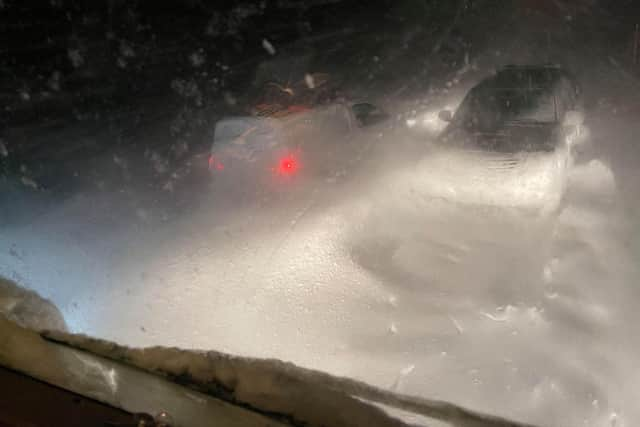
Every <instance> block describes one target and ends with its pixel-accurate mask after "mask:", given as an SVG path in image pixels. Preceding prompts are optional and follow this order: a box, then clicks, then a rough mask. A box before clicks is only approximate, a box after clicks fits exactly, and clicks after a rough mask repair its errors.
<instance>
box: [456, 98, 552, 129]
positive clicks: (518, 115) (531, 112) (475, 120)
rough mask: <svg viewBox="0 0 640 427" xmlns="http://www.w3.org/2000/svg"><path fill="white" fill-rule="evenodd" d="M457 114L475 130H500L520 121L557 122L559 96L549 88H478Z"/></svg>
mask: <svg viewBox="0 0 640 427" xmlns="http://www.w3.org/2000/svg"><path fill="white" fill-rule="evenodd" d="M457 114H458V117H456V120H457V121H459V122H460V123H461V124H462V126H463V127H464V128H465V129H467V130H470V131H472V132H497V131H499V130H500V129H502V128H504V127H506V126H509V125H513V124H519V123H520V124H524V123H529V124H538V125H552V124H554V123H556V122H557V112H556V102H555V98H554V96H553V94H552V93H549V91H545V90H526V89H485V88H478V89H476V90H474V91H472V92H471V93H470V94H469V96H468V98H467V99H465V101H464V102H463V103H462V105H461V106H460V108H459V109H458V111H457Z"/></svg>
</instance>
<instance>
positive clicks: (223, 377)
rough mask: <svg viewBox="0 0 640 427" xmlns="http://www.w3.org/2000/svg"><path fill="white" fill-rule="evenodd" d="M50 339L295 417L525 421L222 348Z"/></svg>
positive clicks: (373, 421)
mask: <svg viewBox="0 0 640 427" xmlns="http://www.w3.org/2000/svg"><path fill="white" fill-rule="evenodd" d="M43 336H44V337H45V338H47V339H49V340H52V341H55V342H59V343H63V344H66V345H69V346H71V347H74V348H77V349H81V350H85V351H88V352H90V353H93V354H96V355H100V356H103V357H106V358H108V359H111V360H116V361H120V362H123V363H125V364H128V365H132V366H135V367H138V368H140V369H142V370H144V371H147V372H151V373H155V374H158V375H162V376H165V377H167V378H169V379H171V380H173V381H176V382H178V383H180V384H183V385H185V386H188V387H191V388H193V389H196V390H198V391H200V392H204V393H207V394H210V395H213V396H216V397H218V398H220V399H223V400H225V401H228V402H232V403H234V404H239V405H242V406H245V407H250V408H252V409H253V410H256V411H258V412H262V413H268V414H278V415H281V416H284V417H285V419H288V420H290V421H291V422H292V423H293V424H294V425H298V424H302V425H307V426H328V425H330V426H334V427H343V426H344V427H351V426H353V427H355V426H367V427H377V426H380V427H387V426H405V425H407V424H405V423H404V422H403V421H401V420H399V419H396V418H393V417H391V416H390V415H388V414H387V413H386V412H384V411H383V410H382V409H380V408H378V407H376V406H373V405H371V404H369V403H368V402H375V403H378V404H382V405H384V406H387V407H391V408H397V409H401V410H404V411H408V412H412V413H415V414H419V415H424V416H427V417H430V418H433V419H438V420H441V421H446V422H448V423H451V424H452V425H455V426H473V427H481V426H485V427H498V426H513V427H518V426H520V427H523V426H524V424H520V423H516V422H511V421H506V420H503V419H499V418H495V417H490V416H485V415H482V414H478V413H475V412H473V411H469V410H466V409H464V408H461V407H458V406H455V405H452V404H449V403H446V402H439V401H432V400H427V399H420V398H415V397H409V396H404V395H399V394H394V393H391V392H388V391H385V390H382V389H378V388H375V387H372V386H369V385H367V384H364V383H361V382H358V381H355V380H351V379H347V378H338V377H334V376H331V375H329V374H325V373H322V372H318V371H313V370H310V369H304V368H300V367H297V366H295V365H293V364H291V363H286V362H282V361H280V360H269V359H253V358H246V357H237V356H232V355H228V354H224V353H220V352H216V351H208V352H204V351H193V350H181V349H178V348H166V347H150V348H142V349H138V348H129V347H125V346H120V345H118V344H115V343H113V342H108V341H104V340H99V339H95V338H90V337H87V336H84V335H74V334H68V333H65V332H45V333H44V334H43Z"/></svg>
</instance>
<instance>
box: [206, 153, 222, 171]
mask: <svg viewBox="0 0 640 427" xmlns="http://www.w3.org/2000/svg"><path fill="white" fill-rule="evenodd" d="M209 170H210V171H221V170H224V164H222V162H221V161H220V160H218V159H216V156H214V155H211V156H209Z"/></svg>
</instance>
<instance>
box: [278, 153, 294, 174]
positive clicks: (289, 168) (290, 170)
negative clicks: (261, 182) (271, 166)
mask: <svg viewBox="0 0 640 427" xmlns="http://www.w3.org/2000/svg"><path fill="white" fill-rule="evenodd" d="M297 170H298V161H297V160H296V159H295V158H294V157H293V156H291V155H289V156H286V157H283V158H282V159H280V163H279V164H278V173H280V174H281V175H293V174H294V173H296V172H297Z"/></svg>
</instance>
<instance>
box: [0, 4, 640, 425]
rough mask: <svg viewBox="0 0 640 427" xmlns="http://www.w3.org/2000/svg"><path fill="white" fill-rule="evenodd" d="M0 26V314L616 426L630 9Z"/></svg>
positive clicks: (37, 10) (82, 20) (621, 375)
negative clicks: (37, 319)
mask: <svg viewBox="0 0 640 427" xmlns="http://www.w3.org/2000/svg"><path fill="white" fill-rule="evenodd" d="M0 14H1V15H2V16H3V18H4V19H2V25H0V33H2V40H3V43H2V46H1V47H0V49H1V50H2V54H1V55H0V56H1V58H2V60H1V61H0V77H1V78H0V99H1V100H2V102H1V105H2V114H1V115H0V284H1V286H0V312H2V313H5V314H6V315H7V317H8V318H10V319H12V320H15V321H21V322H23V323H24V324H26V325H28V326H30V327H33V326H34V325H40V326H42V325H43V323H42V322H39V321H36V320H34V319H36V318H44V319H48V320H47V321H46V322H44V325H50V326H51V327H52V328H54V327H55V328H56V329H65V328H66V329H67V330H69V331H71V332H77V333H83V334H87V335H91V336H94V337H96V338H100V339H105V340H111V341H114V342H116V343H118V344H120V345H126V346H135V347H145V346H156V345H158V346H169V347H171V346H175V347H180V348H183V349H200V350H212V351H219V352H224V353H232V354H235V355H239V356H249V357H256V358H274V359H278V360H283V361H287V362H291V363H294V364H296V365H299V366H302V367H305V368H312V369H316V370H319V371H323V372H327V373H330V374H334V375H337V376H340V377H345V378H351V379H356V380H360V381H363V382H366V383H367V384H370V385H372V386H376V387H378V388H380V389H383V390H385V391H387V392H389V393H398V394H403V395H410V396H413V397H418V398H422V399H435V400H442V401H446V402H453V403H455V404H459V405H462V406H464V407H467V408H471V409H474V410H478V411H480V412H484V413H489V414H495V415H497V416H501V417H506V418H509V419H513V420H516V421H520V422H524V423H529V424H532V425H540V426H543V425H544V426H556V425H558V426H574V425H581V426H582V425H587V426H607V427H612V426H615V427H621V426H631V425H636V424H637V423H638V421H637V420H640V406H639V405H638V404H637V396H639V395H640V370H638V368H637V365H638V355H639V354H640V338H639V337H638V334H636V333H635V331H634V325H636V324H637V323H638V321H640V311H639V310H638V302H639V298H640V296H639V295H638V294H639V291H638V285H637V284H638V283H640V263H639V262H638V260H640V173H638V170H640V169H639V164H638V163H639V162H640V144H639V143H638V135H640V121H639V120H638V117H640V101H639V100H640V80H639V78H640V30H639V29H638V22H637V21H638V17H639V16H640V2H632V1H627V0H625V1H622V0H619V1H613V0H609V1H608V0H575V1H567V0H520V1H498V0H370V1H365V0H304V1H303V0H301V1H288V0H277V1H276V0H274V1H270V0H242V1H219V2H215V1H214V2H208V1H203V0H162V1H156V0H154V1H152V0H135V1H124V0H92V1H76V0H50V1H46V2H37V1H31V0H29V1H27V0H24V1H22V0H4V1H3V0H0ZM453 131H455V132H453ZM460 135H462V136H460ZM444 137H450V138H451V140H450V141H449V142H450V143H449V144H443V143H441V142H442V140H443V138H444ZM457 138H460V141H458V139H457ZM467 142H469V143H470V145H469V146H465V148H467V147H471V149H458V146H456V144H458V143H460V144H463V143H467ZM43 301H44V302H43ZM41 303H42V304H44V306H43V305H38V304H41ZM34 304H35V307H39V308H34ZM42 307H46V308H42ZM0 332H1V331H0ZM1 343H2V339H1V338H0V345H1ZM46 363H47V361H46V360H43V361H42V364H46ZM276 385H277V384H276ZM274 387H275V386H274ZM221 393H222V392H221ZM232 397H233V396H232ZM227 398H229V395H227ZM229 399H230V400H232V399H231V398H229ZM398 399H400V398H398ZM385 410H386V409H385ZM264 412H265V413H268V412H269V410H268V408H267V409H265V410H264ZM393 416H394V417H396V418H397V419H398V420H399V421H398V425H432V424H429V422H427V421H424V420H421V419H416V418H411V417H409V416H407V414H404V413H401V414H398V413H394V414H393ZM1 419H2V417H0V420H1ZM354 423H355V422H354ZM310 427H316V426H310Z"/></svg>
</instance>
